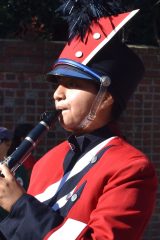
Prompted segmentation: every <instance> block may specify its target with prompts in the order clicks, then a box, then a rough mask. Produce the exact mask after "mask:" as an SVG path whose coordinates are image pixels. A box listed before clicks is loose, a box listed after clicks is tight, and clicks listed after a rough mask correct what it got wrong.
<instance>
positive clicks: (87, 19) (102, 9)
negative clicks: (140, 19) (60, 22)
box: [57, 0, 128, 40]
mask: <svg viewBox="0 0 160 240" xmlns="http://www.w3.org/2000/svg"><path fill="white" fill-rule="evenodd" d="M60 2H61V3H62V5H61V6H60V7H59V8H58V9H57V11H58V12H59V13H60V12H61V13H62V15H63V18H64V19H66V20H67V22H68V25H69V40H71V39H72V38H73V37H75V36H76V35H77V36H79V37H81V39H82V40H83V39H84V36H85V34H86V32H87V30H88V29H89V25H90V23H91V22H92V21H93V20H94V21H96V20H97V19H99V18H101V17H107V16H111V15H117V14H119V13H122V12H125V11H127V10H128V9H126V7H124V6H123V4H122V1H121V0H117V1H116V0H112V1H111V0H60Z"/></svg>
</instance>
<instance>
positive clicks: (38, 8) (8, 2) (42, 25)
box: [0, 0, 64, 39]
mask: <svg viewBox="0 0 160 240" xmlns="http://www.w3.org/2000/svg"><path fill="white" fill-rule="evenodd" d="M57 2H58V0H45V1H44V0H1V2H0V37H1V38H5V37H10V38H14V37H17V38H27V39H36V38H47V39H57V33H56V29H58V30H59V31H58V32H60V29H61V27H62V25H63V21H62V20H60V19H59V18H58V17H57V16H56V14H55V9H56V8H57ZM59 35H60V37H62V38H63V37H64V36H63V35H64V31H61V32H60V33H59Z"/></svg>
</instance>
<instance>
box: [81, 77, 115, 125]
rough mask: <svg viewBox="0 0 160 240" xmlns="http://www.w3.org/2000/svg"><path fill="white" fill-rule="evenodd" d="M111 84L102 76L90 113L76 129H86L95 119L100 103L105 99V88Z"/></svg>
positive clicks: (108, 79)
mask: <svg viewBox="0 0 160 240" xmlns="http://www.w3.org/2000/svg"><path fill="white" fill-rule="evenodd" d="M110 84H111V80H110V78H109V77H108V76H102V77H101V84H100V88H99V91H98V93H97V96H96V98H95V100H94V102H93V104H92V106H91V108H90V112H89V113H88V115H87V116H86V117H85V118H84V119H83V120H82V122H81V123H80V124H79V126H78V129H85V128H86V127H88V126H89V125H90V124H91V123H92V122H93V120H94V119H95V118H96V114H97V111H98V109H99V107H100V105H101V103H102V101H103V100H104V98H105V95H106V92H107V88H108V86H109V85H110Z"/></svg>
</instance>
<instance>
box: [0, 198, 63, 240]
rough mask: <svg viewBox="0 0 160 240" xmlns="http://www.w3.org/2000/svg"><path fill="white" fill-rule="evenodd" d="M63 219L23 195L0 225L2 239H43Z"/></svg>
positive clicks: (36, 201)
mask: <svg viewBox="0 0 160 240" xmlns="http://www.w3.org/2000/svg"><path fill="white" fill-rule="evenodd" d="M62 221H63V218H62V217H61V216H59V215H58V214H57V213H55V212H54V211H53V210H52V209H51V208H49V207H47V206H46V205H44V204H43V203H40V202H39V201H38V200H37V199H36V198H34V197H32V196H31V195H28V194H24V195H23V196H22V197H21V198H20V199H19V200H18V201H17V202H16V203H15V205H14V206H13V208H12V210H11V212H10V214H9V215H8V216H7V217H6V218H5V219H4V220H3V221H2V222H1V223H0V232H1V234H2V235H3V237H4V239H7V240H10V239H12V240H17V239H32V240H37V239H39V240H40V239H43V237H44V236H45V235H46V234H47V232H48V231H50V229H52V228H54V227H56V226H57V225H59V224H60V223H61V222H62Z"/></svg>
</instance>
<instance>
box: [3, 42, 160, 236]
mask: <svg viewBox="0 0 160 240" xmlns="http://www.w3.org/2000/svg"><path fill="white" fill-rule="evenodd" d="M63 44H64V43H58V42H46V41H42V42H34V43H33V42H25V41H16V40H15V41H14V40H13V41H9V40H5V41H4V40H1V41H0V111H1V112H0V113H1V114H0V125H1V126H6V127H8V128H10V129H14V126H15V125H16V124H17V123H22V122H29V123H32V124H35V125H36V124H37V122H38V121H39V116H40V114H41V113H42V112H44V111H45V110H50V109H52V105H53V103H52V94H53V89H54V86H52V85H51V84H48V83H46V82H45V74H44V73H46V72H47V71H49V69H50V67H51V65H52V62H53V60H54V59H55V58H56V57H57V56H58V54H59V52H60V50H61V49H62V48H63ZM131 47H132V48H133V50H134V51H135V52H137V53H138V54H139V55H140V57H141V58H142V59H143V61H144V64H145V66H146V74H145V78H144V80H143V81H142V82H141V84H140V85H139V87H138V89H137V91H136V93H135V94H134V96H133V97H132V99H131V100H130V102H129V104H128V108H127V110H126V111H125V112H124V114H123V116H122V117H121V121H120V126H121V128H122V131H123V134H124V135H125V136H126V137H127V139H128V140H129V141H130V142H131V143H132V144H133V145H135V146H136V147H137V148H139V149H141V150H143V151H144V152H145V153H146V154H147V155H148V156H149V157H150V159H151V161H152V162H153V163H154V164H155V166H156V169H157V173H158V177H159V180H160V126H159V125H160V49H159V48H154V47H138V46H131ZM65 136H66V134H65V133H64V131H63V130H62V129H61V127H60V126H59V125H58V124H56V126H55V128H54V129H53V130H52V131H50V132H48V134H46V136H45V137H44V138H43V140H42V141H41V143H40V144H39V146H38V148H37V149H36V151H35V155H36V156H37V157H39V156H41V155H42V154H43V153H45V152H46V151H47V150H48V149H49V148H51V146H53V145H55V144H56V143H57V142H59V141H61V140H62V139H63V138H64V137H65ZM144 201H145V199H144ZM159 239H160V189H159V192H158V194H157V203H156V209H155V213H154V215H153V217H152V220H151V222H150V224H149V226H148V228H147V231H146V233H145V236H144V239H143V240H159Z"/></svg>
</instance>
